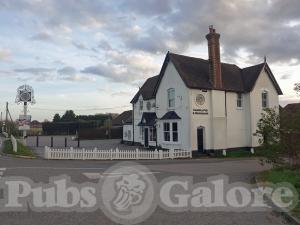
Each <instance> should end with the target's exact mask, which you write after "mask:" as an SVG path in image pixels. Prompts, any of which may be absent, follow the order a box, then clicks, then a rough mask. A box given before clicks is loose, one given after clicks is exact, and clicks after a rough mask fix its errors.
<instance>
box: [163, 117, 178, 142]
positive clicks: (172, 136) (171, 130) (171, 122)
mask: <svg viewBox="0 0 300 225" xmlns="http://www.w3.org/2000/svg"><path fill="white" fill-rule="evenodd" d="M173 123H176V124H177V130H176V131H174V130H173ZM164 124H169V131H165V126H164ZM166 132H168V133H169V137H170V140H169V141H166V140H165V133H166ZM174 132H176V133H177V141H174ZM163 142H164V143H166V144H180V133H179V121H177V120H170V121H164V122H163Z"/></svg>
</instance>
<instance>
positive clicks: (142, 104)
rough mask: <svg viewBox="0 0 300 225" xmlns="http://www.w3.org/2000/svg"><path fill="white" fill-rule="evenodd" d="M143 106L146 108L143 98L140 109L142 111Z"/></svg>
mask: <svg viewBox="0 0 300 225" xmlns="http://www.w3.org/2000/svg"><path fill="white" fill-rule="evenodd" d="M143 108H144V102H143V100H140V110H141V111H142V110H143Z"/></svg>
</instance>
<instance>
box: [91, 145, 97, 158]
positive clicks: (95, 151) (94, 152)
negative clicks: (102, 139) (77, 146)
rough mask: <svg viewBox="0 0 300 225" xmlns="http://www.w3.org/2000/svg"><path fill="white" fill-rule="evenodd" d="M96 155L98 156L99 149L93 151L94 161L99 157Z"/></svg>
mask: <svg viewBox="0 0 300 225" xmlns="http://www.w3.org/2000/svg"><path fill="white" fill-rule="evenodd" d="M96 155H97V148H96V147H95V148H94V149H93V157H92V158H93V159H97V157H96Z"/></svg>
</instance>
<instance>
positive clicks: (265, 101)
mask: <svg viewBox="0 0 300 225" xmlns="http://www.w3.org/2000/svg"><path fill="white" fill-rule="evenodd" d="M264 95H265V96H266V97H265V99H264ZM261 106H262V108H263V109H264V108H269V92H268V91H267V90H264V91H262V93H261Z"/></svg>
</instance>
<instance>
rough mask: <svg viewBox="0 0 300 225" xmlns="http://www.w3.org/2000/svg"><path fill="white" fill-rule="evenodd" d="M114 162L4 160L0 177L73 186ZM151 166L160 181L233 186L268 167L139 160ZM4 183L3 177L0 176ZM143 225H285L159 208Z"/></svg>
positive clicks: (55, 218)
mask: <svg viewBox="0 0 300 225" xmlns="http://www.w3.org/2000/svg"><path fill="white" fill-rule="evenodd" d="M115 163H116V162H112V161H70V160H69V161H47V160H42V159H36V160H26V159H19V158H10V157H6V156H2V157H0V173H2V174H0V175H2V177H9V176H25V177H28V178H30V179H32V180H33V181H35V182H48V180H49V177H52V176H58V175H62V174H66V175H69V176H70V177H71V180H72V181H73V182H78V183H83V182H87V181H89V182H95V180H94V178H100V177H101V174H104V172H105V170H106V169H108V168H109V167H111V166H112V165H114V164H115ZM139 163H140V164H142V165H145V166H147V167H148V168H149V169H150V170H151V172H152V173H153V175H154V176H155V177H156V178H157V180H158V181H161V180H162V179H164V178H166V177H169V176H193V178H194V180H195V182H199V181H204V180H206V178H207V177H209V176H212V175H219V174H226V175H228V176H229V179H230V182H235V181H245V182H249V183H250V182H251V179H252V178H253V176H254V175H255V174H256V173H258V172H260V171H263V170H265V169H267V168H266V167H263V166H261V165H260V164H259V162H258V161H256V160H245V159H243V160H241V159H240V160H222V159H201V160H173V161H171V160H167V161H139ZM0 179H1V178H0ZM41 224H45V225H48V224H49V225H54V224H55V225H83V224H87V225H103V224H114V223H113V222H112V221H111V220H110V219H108V218H107V217H106V216H105V215H104V214H103V212H101V211H100V210H97V211H96V212H88V213H79V212H69V213H64V212H51V213H45V212H33V211H28V212H6V213H0V225H41ZM142 224H153V225H158V224H164V225H168V224H170V225H171V224H172V225H174V224H185V225H187V224H205V225H209V224H212V225H216V224H222V225H227V224H228V225H232V224H240V225H256V224H262V225H282V224H285V223H284V221H282V219H281V218H280V217H277V216H276V215H275V214H274V213H273V212H271V211H267V212H251V213H250V212H248V213H245V212H244V213H232V212H200V213H199V212H198V213H195V212H181V213H178V212H177V213H174V212H167V211H165V210H163V209H162V208H159V207H158V208H157V209H156V210H155V212H154V213H153V214H152V216H151V217H150V218H148V219H147V220H146V221H144V222H143V223H142Z"/></svg>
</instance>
